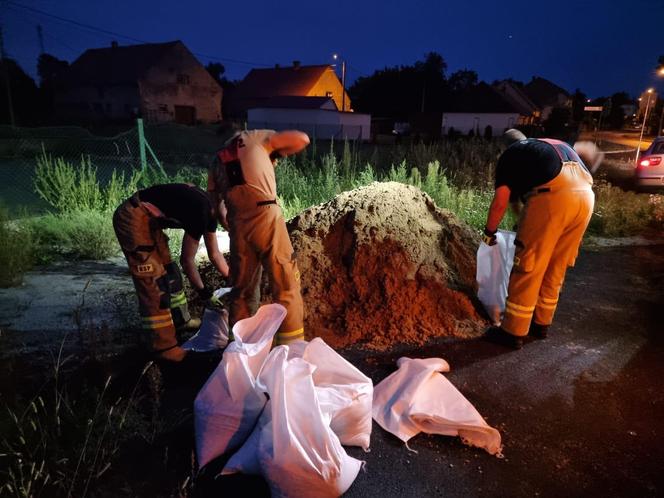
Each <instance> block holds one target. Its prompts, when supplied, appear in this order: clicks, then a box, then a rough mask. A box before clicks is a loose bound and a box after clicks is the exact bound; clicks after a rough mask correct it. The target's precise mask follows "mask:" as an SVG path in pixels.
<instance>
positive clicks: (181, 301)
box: [171, 291, 187, 308]
mask: <svg viewBox="0 0 664 498" xmlns="http://www.w3.org/2000/svg"><path fill="white" fill-rule="evenodd" d="M185 304H187V296H185V294H184V291H183V292H178V293H177V294H171V308H175V307H177V306H183V305H185Z"/></svg>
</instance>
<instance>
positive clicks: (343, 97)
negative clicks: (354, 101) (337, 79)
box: [341, 60, 346, 112]
mask: <svg viewBox="0 0 664 498" xmlns="http://www.w3.org/2000/svg"><path fill="white" fill-rule="evenodd" d="M345 111H346V61H345V60H343V61H341V112H345Z"/></svg>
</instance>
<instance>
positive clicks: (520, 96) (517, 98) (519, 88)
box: [492, 80, 542, 125]
mask: <svg viewBox="0 0 664 498" xmlns="http://www.w3.org/2000/svg"><path fill="white" fill-rule="evenodd" d="M492 86H493V88H494V89H495V90H496V91H498V93H500V95H501V96H502V97H503V98H504V99H505V100H507V101H508V102H509V103H510V104H512V106H514V108H515V109H517V110H518V111H519V114H520V116H521V118H520V122H519V123H518V124H520V125H532V124H535V123H538V122H539V119H540V117H541V114H542V113H541V110H540V108H539V107H538V106H537V104H535V103H534V102H533V101H532V100H530V97H528V95H527V94H526V92H525V91H524V89H523V83H520V82H518V81H513V80H503V81H498V82H496V83H494V84H493V85H492Z"/></svg>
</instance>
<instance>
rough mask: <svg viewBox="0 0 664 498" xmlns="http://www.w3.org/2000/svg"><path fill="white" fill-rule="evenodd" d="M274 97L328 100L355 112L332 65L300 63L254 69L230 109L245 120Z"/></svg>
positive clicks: (243, 83) (229, 104)
mask: <svg viewBox="0 0 664 498" xmlns="http://www.w3.org/2000/svg"><path fill="white" fill-rule="evenodd" d="M274 97H327V98H330V99H332V100H333V101H334V104H335V106H336V108H337V109H340V110H341V111H343V112H348V111H351V109H352V107H351V102H350V97H349V96H348V93H346V91H345V89H344V88H343V86H342V84H341V82H340V81H339V78H338V77H337V75H336V73H335V72H334V68H333V67H332V66H330V65H317V66H302V65H301V64H300V63H299V61H294V62H293V65H292V66H288V67H281V66H279V65H276V66H275V67H274V68H269V69H252V70H251V71H250V72H249V74H247V76H246V77H245V78H244V80H242V82H241V83H240V84H239V85H238V88H237V89H236V91H235V92H234V93H233V99H232V102H229V103H228V109H229V112H230V113H231V114H232V115H233V116H234V117H237V118H244V117H245V116H246V113H247V111H248V110H249V109H252V108H258V107H264V104H265V102H267V101H268V100H270V99H272V98H274Z"/></svg>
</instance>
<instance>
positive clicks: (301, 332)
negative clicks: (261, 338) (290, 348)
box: [278, 328, 304, 339]
mask: <svg viewBox="0 0 664 498" xmlns="http://www.w3.org/2000/svg"><path fill="white" fill-rule="evenodd" d="M303 335H304V328H301V329H297V330H293V331H292V332H279V334H278V336H279V339H292V338H294V337H298V336H303Z"/></svg>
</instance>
